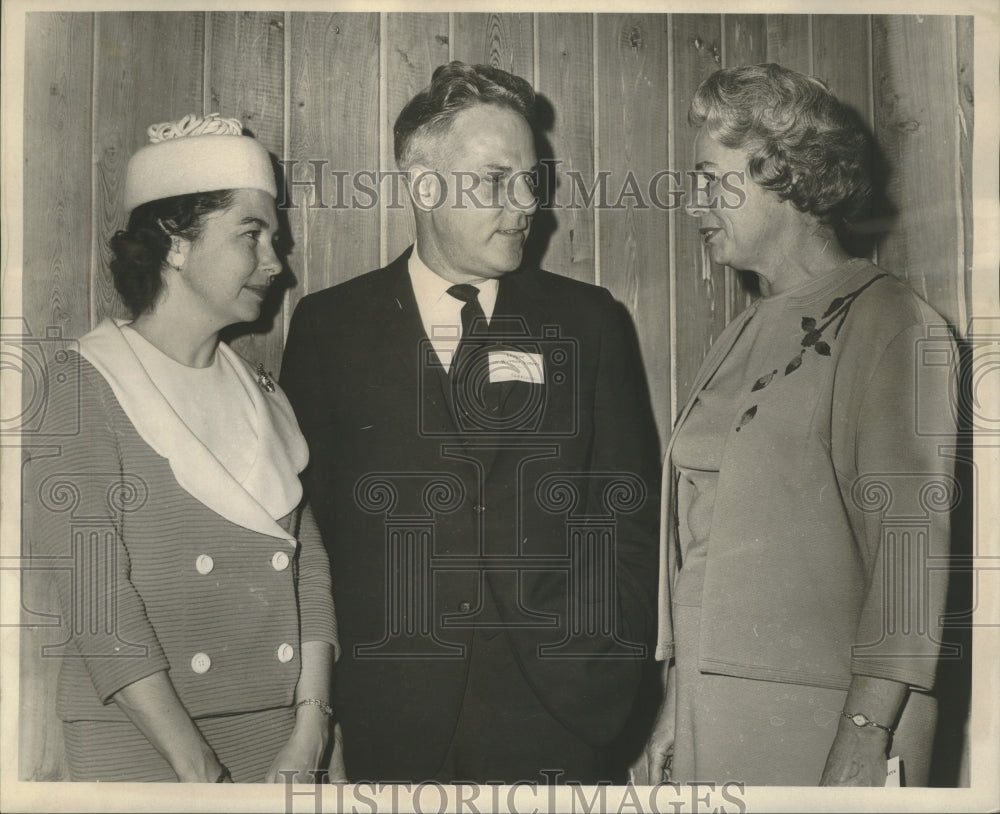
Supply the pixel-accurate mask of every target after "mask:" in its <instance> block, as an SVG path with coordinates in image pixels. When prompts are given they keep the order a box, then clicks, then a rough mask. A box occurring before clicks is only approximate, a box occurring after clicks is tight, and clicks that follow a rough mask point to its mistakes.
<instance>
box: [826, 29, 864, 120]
mask: <svg viewBox="0 0 1000 814" xmlns="http://www.w3.org/2000/svg"><path fill="white" fill-rule="evenodd" d="M812 32H813V33H812V41H813V74H814V75H815V76H818V77H819V78H820V79H822V80H823V81H824V82H826V84H827V85H828V86H829V88H830V90H831V91H832V92H833V94H834V95H835V96H836V97H837V98H838V99H839V100H840V101H841V102H843V103H844V104H846V105H850V106H851V107H853V108H854V110H855V111H856V112H857V113H858V115H860V116H861V120H862V121H863V122H865V124H867V125H868V126H869V127H871V125H872V121H871V104H872V92H871V87H872V77H871V64H870V57H869V54H868V50H869V46H870V37H869V33H868V17H867V16H865V15H862V14H816V15H814V16H813V18H812Z"/></svg>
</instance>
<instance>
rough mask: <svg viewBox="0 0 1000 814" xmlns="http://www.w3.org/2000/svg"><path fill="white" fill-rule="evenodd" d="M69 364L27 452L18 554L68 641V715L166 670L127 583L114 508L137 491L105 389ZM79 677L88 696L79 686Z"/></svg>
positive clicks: (124, 546)
mask: <svg viewBox="0 0 1000 814" xmlns="http://www.w3.org/2000/svg"><path fill="white" fill-rule="evenodd" d="M68 358H69V359H70V360H71V361H70V363H68V364H64V365H62V366H61V367H60V368H59V371H58V374H57V375H58V376H59V377H61V378H60V379H59V382H58V387H55V386H53V387H50V389H49V391H48V393H50V394H60V396H61V397H60V398H58V399H54V400H53V401H52V402H51V403H47V404H46V405H45V411H46V412H45V417H44V422H43V426H42V433H41V434H40V435H39V436H37V437H35V438H33V439H32V445H31V448H30V449H29V451H28V454H27V460H26V466H25V478H24V489H25V492H24V495H23V499H24V505H25V519H26V527H25V546H26V553H27V554H28V557H29V558H30V562H31V567H32V568H34V569H39V568H44V569H46V570H47V572H48V573H49V574H50V577H51V579H53V580H54V582H55V585H56V588H57V592H58V596H59V603H60V609H61V613H62V620H61V622H62V626H63V629H64V630H65V631H66V634H67V642H66V643H65V644H64V646H63V648H62V650H61V651H60V653H59V654H60V655H62V656H63V657H64V658H67V659H68V660H69V661H70V662H72V663H71V664H70V665H69V666H70V667H71V668H72V669H71V670H70V672H71V673H73V672H76V678H77V679H79V680H77V681H73V680H71V681H70V683H71V684H72V686H69V687H66V688H64V689H65V692H66V696H65V699H68V700H67V701H66V708H69V709H72V708H74V707H75V706H76V702H75V701H74V700H73V699H74V698H75V699H84V698H86V697H87V696H88V695H89V697H91V698H93V693H94V691H95V690H96V693H97V696H98V698H99V699H100V701H101V702H102V703H104V704H107V703H108V702H109V701H110V700H111V697H112V696H113V695H114V694H115V693H116V692H118V690H120V689H122V688H123V687H125V686H127V685H129V684H131V683H133V682H135V681H138V680H139V679H141V678H144V677H146V676H148V675H152V674H153V673H155V672H158V671H160V670H166V669H168V667H169V664H168V661H167V658H166V656H165V655H164V652H163V649H162V647H161V645H160V642H159V641H158V640H157V636H156V632H155V631H154V630H153V627H152V625H151V624H150V622H149V620H148V618H147V615H146V609H145V606H144V604H143V601H142V598H141V597H140V595H139V592H138V591H137V590H136V587H135V585H133V583H132V581H131V564H130V559H129V551H128V541H127V540H126V539H125V538H124V536H123V528H124V526H123V523H122V520H121V515H122V507H123V505H125V504H127V503H128V501H129V500H130V495H132V494H134V493H135V492H136V490H142V489H144V488H145V484H144V483H143V482H142V478H141V477H139V476H138V475H137V474H136V473H130V472H125V471H123V469H122V464H121V457H120V454H119V449H118V444H117V435H116V432H115V427H114V424H113V421H114V419H113V412H114V411H113V410H112V409H111V405H110V404H109V403H108V402H109V400H112V399H113V396H112V395H111V392H110V390H109V389H108V388H107V387H106V386H105V385H104V382H103V380H102V379H101V378H100V376H99V374H97V373H96V371H94V370H93V369H92V368H91V367H90V366H89V364H87V363H86V362H85V361H83V360H82V359H81V358H80V357H78V356H76V355H75V354H70V355H69V356H68ZM80 663H82V664H83V665H85V668H86V673H83V672H82V671H80V670H79V664H80ZM65 667H66V665H64V672H65ZM86 675H89V677H90V680H91V682H92V684H93V688H90V687H86V686H79V685H80V684H81V683H85V681H86V677H85V676H86ZM64 680H65V679H64Z"/></svg>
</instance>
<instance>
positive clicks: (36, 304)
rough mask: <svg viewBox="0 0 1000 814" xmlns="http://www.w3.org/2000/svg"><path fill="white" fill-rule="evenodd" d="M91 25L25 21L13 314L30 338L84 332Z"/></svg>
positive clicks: (52, 18)
mask: <svg viewBox="0 0 1000 814" xmlns="http://www.w3.org/2000/svg"><path fill="white" fill-rule="evenodd" d="M93 24H94V23H93V15H92V14H53V13H30V14H27V15H26V16H25V55H26V62H27V64H26V66H25V72H24V260H25V262H24V273H23V276H22V280H21V309H22V310H21V313H22V315H23V316H24V318H25V320H26V321H27V324H28V328H29V330H30V331H31V333H32V335H34V336H45V330H46V328H47V327H49V326H52V327H57V328H59V329H60V330H61V331H62V334H63V336H67V337H74V338H78V337H80V336H82V335H83V334H85V333H86V332H87V331H88V330H89V329H90V328H91V324H90V307H89V305H88V290H89V275H88V270H87V258H88V257H90V239H91V200H90V191H91V181H92V179H91V160H90V157H91V152H90V147H91V143H90V142H91V119H90V81H91V66H92V60H93V46H94V35H93Z"/></svg>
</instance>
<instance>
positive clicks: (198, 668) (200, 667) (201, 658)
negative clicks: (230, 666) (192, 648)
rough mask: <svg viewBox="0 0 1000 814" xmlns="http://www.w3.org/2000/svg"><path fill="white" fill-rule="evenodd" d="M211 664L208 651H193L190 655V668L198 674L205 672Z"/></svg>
mask: <svg viewBox="0 0 1000 814" xmlns="http://www.w3.org/2000/svg"><path fill="white" fill-rule="evenodd" d="M211 666H212V660H211V659H210V658H209V657H208V653H195V654H194V655H193V656H192V657H191V669H192V670H194V671H195V672H196V673H198V674H199V675H201V674H202V673H207V672H208V669H209V668H210V667H211Z"/></svg>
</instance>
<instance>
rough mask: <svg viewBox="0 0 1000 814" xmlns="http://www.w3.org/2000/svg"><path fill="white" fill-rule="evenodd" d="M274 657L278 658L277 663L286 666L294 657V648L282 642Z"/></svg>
mask: <svg viewBox="0 0 1000 814" xmlns="http://www.w3.org/2000/svg"><path fill="white" fill-rule="evenodd" d="M275 655H276V656H277V657H278V661H280V662H281V663H282V664H287V663H288V662H290V661H291V660H292V658H293V657H294V656H295V648H294V647H292V646H291V645H290V644H289V643H288V642H283V643H282V644H279V645H278V651H277V653H276V654H275Z"/></svg>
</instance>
